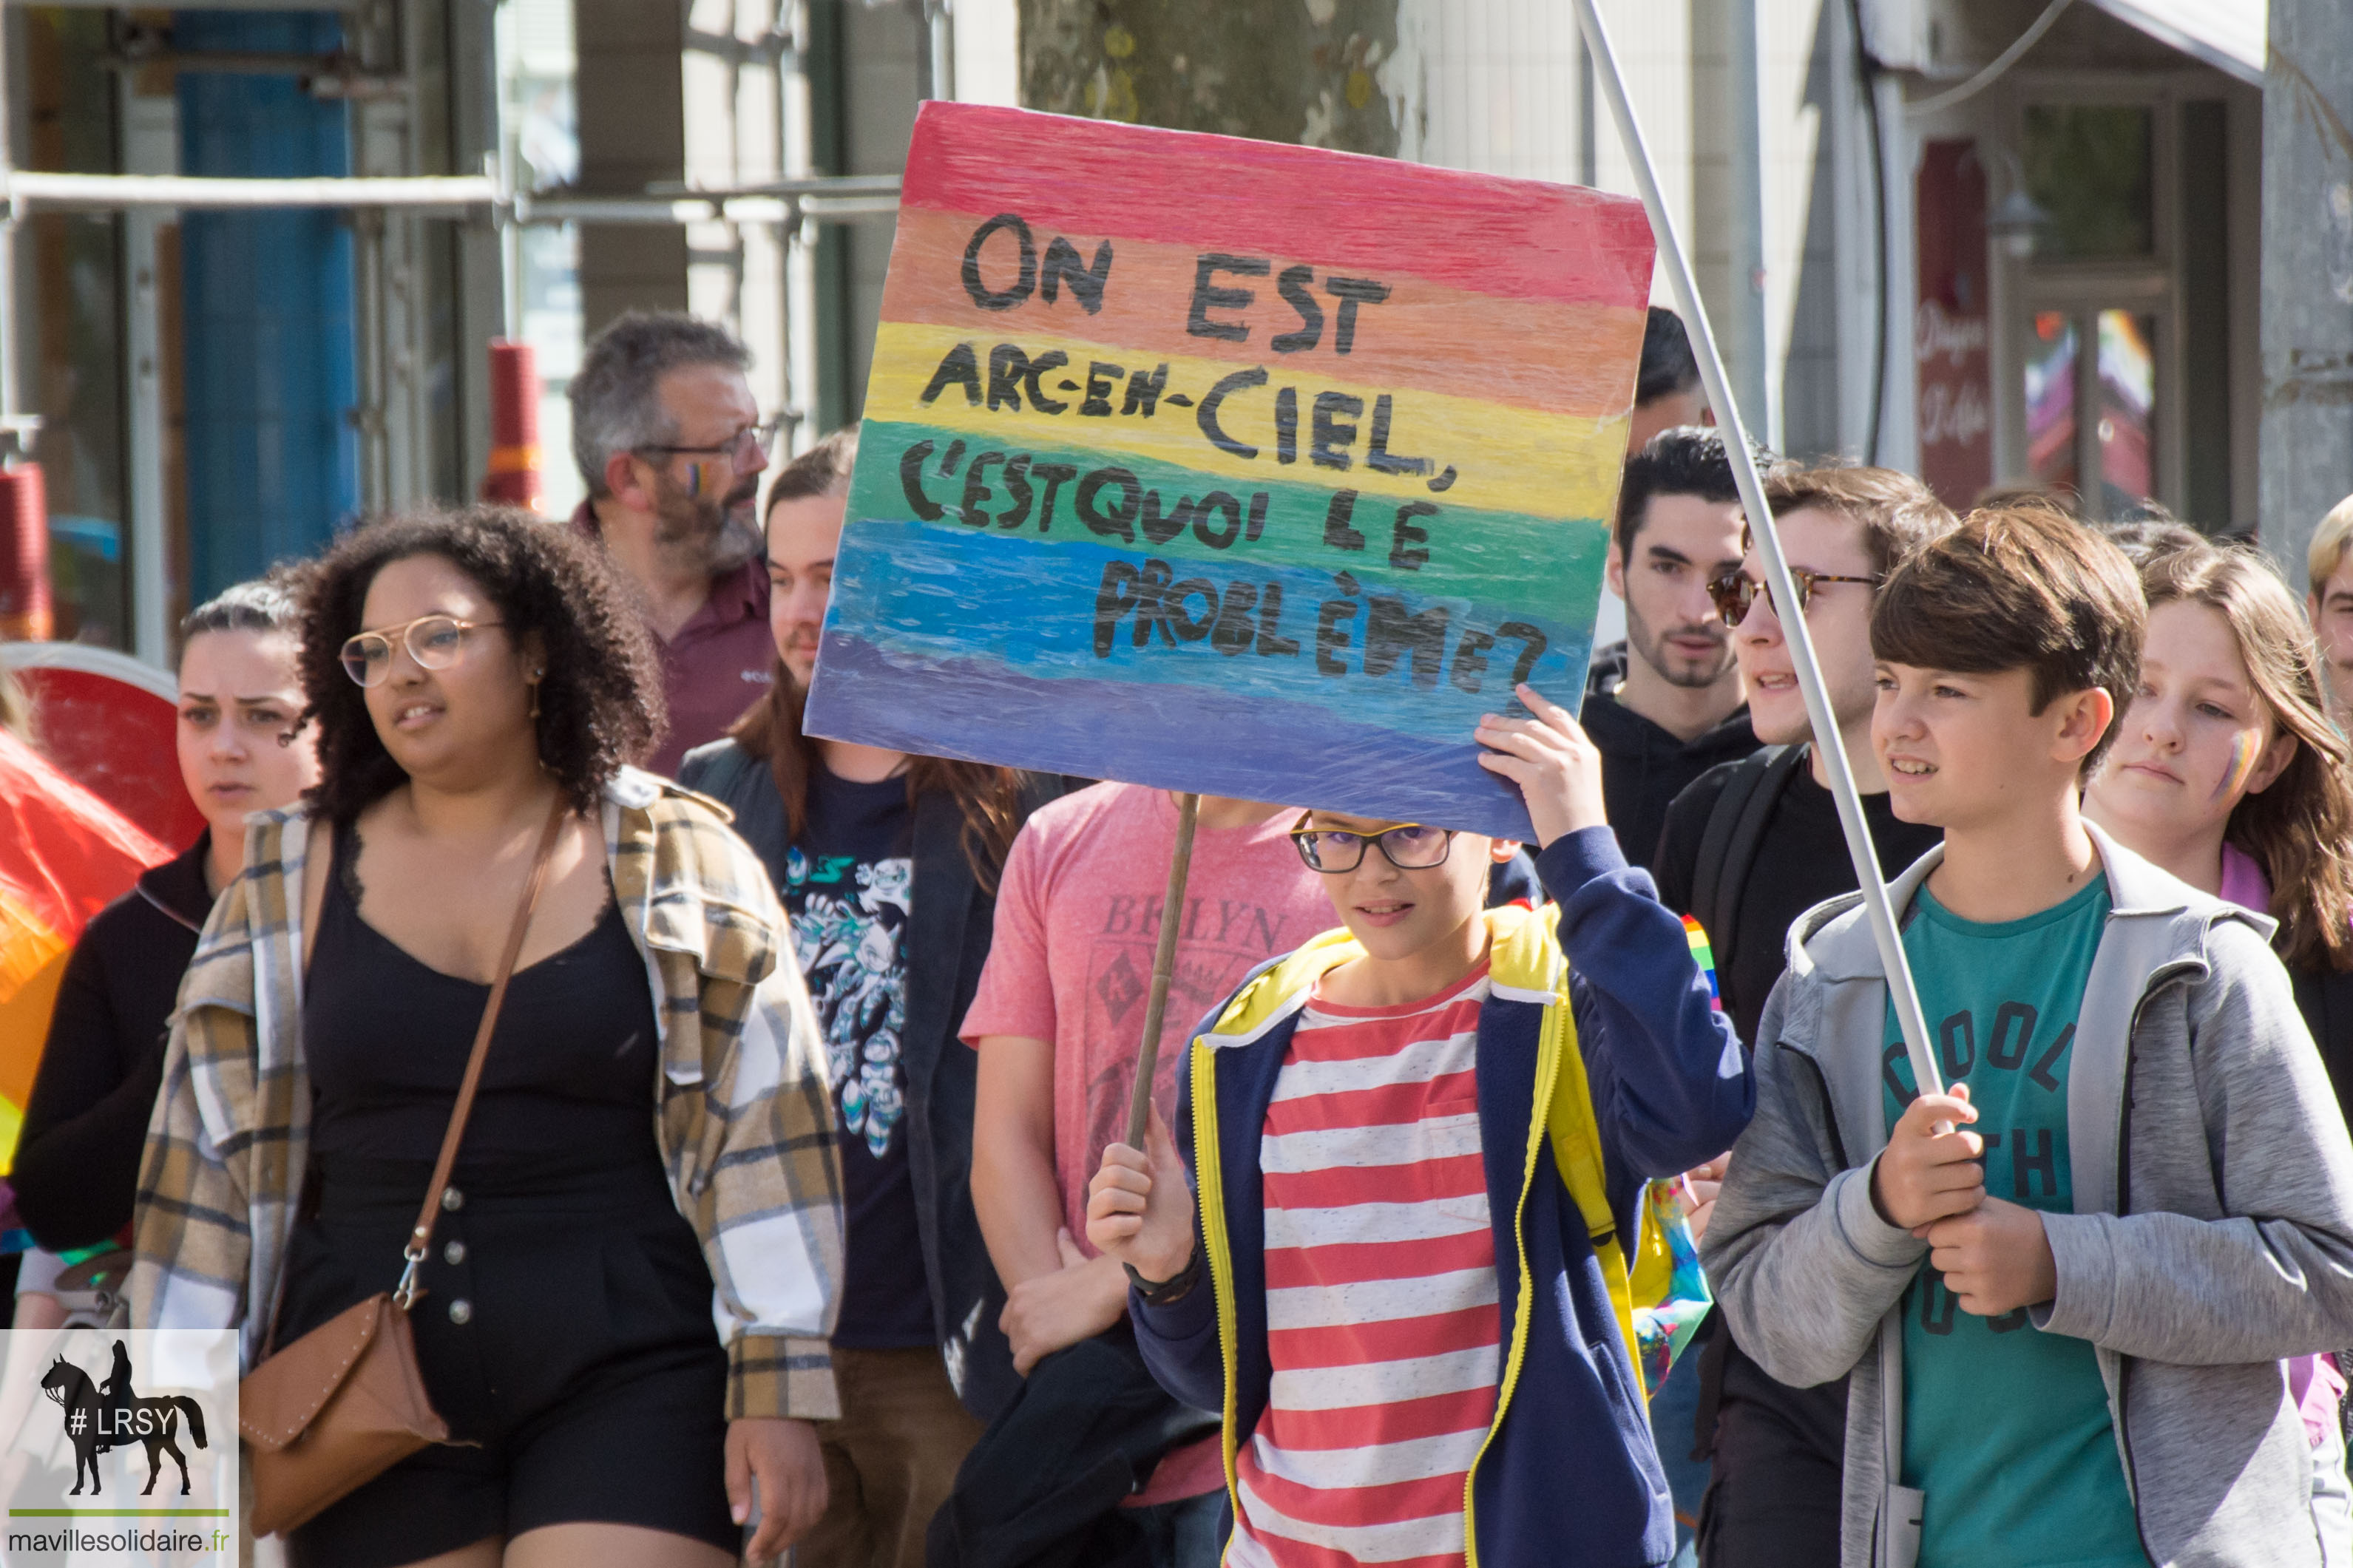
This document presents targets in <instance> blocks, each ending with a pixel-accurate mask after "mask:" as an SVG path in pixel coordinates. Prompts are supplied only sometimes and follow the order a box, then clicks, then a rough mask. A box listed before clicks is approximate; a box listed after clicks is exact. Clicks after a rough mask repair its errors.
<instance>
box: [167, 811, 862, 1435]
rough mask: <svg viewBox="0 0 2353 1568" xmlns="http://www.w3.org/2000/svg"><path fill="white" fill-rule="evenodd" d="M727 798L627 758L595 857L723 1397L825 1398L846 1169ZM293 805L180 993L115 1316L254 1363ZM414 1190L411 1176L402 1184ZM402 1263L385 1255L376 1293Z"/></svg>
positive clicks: (216, 915)
mask: <svg viewBox="0 0 2353 1568" xmlns="http://www.w3.org/2000/svg"><path fill="white" fill-rule="evenodd" d="M727 820H728V818H727V816H726V812H725V808H724V807H722V806H719V805H716V803H713V802H710V801H706V800H704V799H703V798H702V796H700V795H694V794H692V793H691V792H689V791H686V790H683V789H681V788H679V787H678V786H677V785H675V784H670V783H669V782H668V781H667V780H658V779H656V778H654V777H653V776H652V775H651V774H649V773H639V772H638V771H637V770H635V769H624V770H622V772H621V773H619V774H617V776H616V777H615V778H614V779H613V781H612V782H611V783H610V784H607V786H606V791H605V805H604V826H605V847H606V858H607V865H608V867H609V868H610V870H611V873H612V881H613V890H614V895H615V898H616V899H617V901H618V902H619V904H620V907H621V910H622V912H623V915H624V916H625V918H626V920H627V921H628V931H629V936H630V938H631V940H632V941H633V942H635V943H636V945H637V947H638V952H639V953H640V954H641V955H642V956H643V958H644V959H645V963H646V973H647V975H648V978H649V981H650V983H651V985H652V990H653V998H654V1008H655V1013H656V1016H658V1017H659V1019H660V1020H661V1027H662V1061H661V1076H660V1079H659V1083H658V1084H657V1085H656V1086H655V1088H654V1098H655V1100H656V1101H657V1103H654V1104H652V1105H650V1106H649V1110H652V1111H653V1112H654V1115H655V1133H656V1138H657V1140H658V1142H659V1147H660V1150H661V1156H662V1161H663V1163H664V1164H665V1166H666V1167H667V1169H668V1172H669V1177H670V1194H671V1196H672V1197H673V1198H674V1199H675V1200H676V1202H677V1204H678V1207H679V1212H680V1213H681V1214H682V1215H685V1216H686V1218H687V1219H688V1221H689V1222H691V1224H692V1225H693V1226H694V1229H695V1234H696V1235H697V1236H698V1237H701V1238H702V1255H703V1258H704V1260H705V1261H706V1262H707V1263H708V1264H709V1265H710V1267H711V1277H712V1281H713V1282H714V1285H715V1287H716V1289H715V1297H716V1301H715V1305H714V1311H713V1316H714V1319H715V1321H716V1322H717V1324H718V1328H719V1331H720V1335H721V1338H722V1339H723V1341H724V1342H725V1343H726V1345H727V1352H728V1364H729V1379H728V1394H727V1411H726V1414H727V1416H728V1418H729V1419H731V1420H732V1419H734V1418H736V1417H739V1416H764V1415H790V1416H797V1417H801V1418H804V1419H825V1418H828V1417H834V1416H838V1415H839V1414H840V1403H839V1397H838V1396H837V1394H836V1392H835V1388H834V1380H833V1363H832V1358H831V1354H830V1352H829V1350H828V1344H827V1339H828V1336H829V1335H830V1334H831V1333H832V1331H833V1325H834V1314H835V1312H836V1310H837V1309H838V1308H839V1302H840V1287H841V1270H842V1212H841V1183H840V1173H839V1167H838V1166H837V1164H836V1163H835V1157H834V1136H835V1133H834V1112H833V1100H832V1095H831V1092H830V1090H829V1088H828V1080H827V1074H826V1068H825V1052H824V1049H823V1046H822V1044H821V1041H820V1037H819V1035H818V1028H817V1021H816V1016H815V1014H814V1013H813V1011H812V1010H811V1008H810V1005H809V999H808V991H807V987H806V986H805V985H804V984H803V983H802V980H801V973H800V966H799V965H798V964H797V963H794V962H793V959H792V947H791V943H790V942H789V941H788V940H787V937H786V923H785V915H784V911H783V910H782V908H781V907H780V906H779V905H778V904H777V902H776V893H775V890H774V889H772V888H771V886H770V885H769V882H768V878H767V874H766V872H765V869H764V868H762V867H761V864H760V862H759V860H758V859H757V858H755V857H754V855H753V853H752V851H751V850H750V849H749V848H747V847H745V846H744V843H743V841H742V840H740V839H739V838H737V837H735V835H734V834H733V833H732V832H731V831H729V830H728V828H727V826H726V822H727ZM309 828H310V818H309V816H308V814H307V812H306V811H305V810H304V809H302V808H301V807H296V808H293V809H290V810H286V811H277V812H269V813H264V814H260V815H258V816H256V817H255V818H254V819H253V826H252V827H251V828H250V829H249V831H248V834H247V837H246V864H245V869H244V871H243V873H242V874H241V875H240V876H239V877H238V879H237V881H236V882H234V883H232V884H231V885H230V887H229V889H228V890H227V893H226V894H225V896H223V897H222V899H221V900H219V902H218V903H217V904H216V906H215V907H214V910H213V913H212V918H211V919H210V920H209V921H206V924H205V931H204V935H203V937H202V938H201V939H200V940H199V942H198V943H197V947H196V955H195V959H194V960H193V961H192V962H191V963H190V964H189V966H188V972H187V975H186V978H185V980H183V981H182V983H181V988H180V1005H179V1009H178V1011H177V1012H176V1013H175V1014H174V1016H173V1020H172V1032H171V1041H170V1045H169V1047H168V1049H167V1052H166V1055H165V1058H164V1089H163V1093H162V1095H161V1096H160V1097H159V1098H158V1099H157V1100H156V1105H155V1112H154V1117H153V1121H151V1122H150V1123H149V1125H148V1131H147V1152H146V1154H145V1157H144V1158H143V1159H142V1162H141V1165H140V1172H139V1204H138V1219H137V1228H136V1236H137V1239H136V1243H135V1247H136V1251H135V1255H134V1258H133V1262H132V1274H131V1296H132V1322H133V1323H134V1324H136V1325H137V1326H138V1327H140V1328H142V1329H180V1328H229V1327H235V1328H238V1329H240V1330H241V1332H242V1341H241V1349H242V1352H243V1356H244V1364H245V1366H246V1368H247V1369H248V1370H250V1369H251V1368H252V1366H253V1364H254V1363H256V1362H258V1361H259V1359H260V1358H261V1353H262V1347H263V1345H264V1343H265V1342H266V1341H267V1338H268V1332H269V1318H270V1316H271V1311H270V1310H261V1311H255V1310H250V1308H251V1304H252V1303H255V1302H264V1303H269V1304H270V1305H271V1308H272V1309H274V1306H275V1303H276V1302H277V1301H278V1300H279V1294H280V1288H281V1286H282V1284H283V1278H282V1277H283V1274H284V1269H285V1259H286V1250H287V1244H288V1241H289V1239H290V1237H291V1234H292V1231H293V1226H294V1220H295V1208H296V1205H297V1204H298V1202H299V1201H300V1198H301V1191H302V1179H303V1172H304V1166H305V1160H306V1155H307V1154H308V1152H309V1142H310V1121H311V1084H310V1076H309V1073H308V1071H307V1070H306V1069H305V1068H304V1066H303V1060H302V1043H301V1028H300V1022H301V952H302V934H301V931H300V929H299V927H300V925H301V889H302V862H303V858H304V855H305V852H306V850H307V848H308V846H309V839H310V832H309ZM418 1196H419V1198H420V1199H421V1198H422V1197H423V1194H422V1193H420V1194H418ZM399 1272H400V1259H399V1258H397V1257H392V1258H385V1268H384V1285H385V1289H390V1288H391V1287H392V1285H393V1283H394V1281H395V1280H396V1279H397V1277H398V1275H399Z"/></svg>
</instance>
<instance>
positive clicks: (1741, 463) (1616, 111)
mask: <svg viewBox="0 0 2353 1568" xmlns="http://www.w3.org/2000/svg"><path fill="white" fill-rule="evenodd" d="M1577 26H1579V27H1581V28H1582V29H1583V30H1584V33H1585V47H1586V48H1587V49H1588V50H1589V51H1590V52H1591V53H1592V56H1593V76H1594V79H1595V80H1596V81H1597V82H1598V83H1599V84H1600V87H1601V90H1602V92H1603V94H1604V96H1606V97H1607V98H1608V99H1609V112H1610V116H1611V117H1612V118H1613V119H1615V120H1616V121H1618V134H1619V136H1620V138H1621V139H1623V140H1624V142H1625V143H1626V152H1627V155H1628V157H1629V159H1630V162H1631V163H1632V164H1633V169H1634V183H1635V184H1636V185H1637V186H1639V187H1640V188H1641V193H1642V205H1643V206H1644V207H1645V208H1646V209H1647V210H1648V211H1649V213H1650V215H1651V233H1652V235H1653V236H1654V237H1656V238H1657V240H1658V244H1659V259H1660V261H1661V262H1662V264H1663V265H1664V266H1665V268H1666V269H1667V280H1668V282H1669V283H1670V284H1672V286H1673V288H1674V291H1675V303H1676V304H1677V305H1679V306H1681V307H1682V309H1683V325H1684V327H1685V328H1686V330H1687V331H1689V332H1690V334H1691V345H1692V353H1693V355H1694V357H1695V358H1697V359H1698V361H1699V374H1700V380H1701V382H1702V383H1704V384H1705V386H1706V388H1707V401H1708V406H1709V407H1711V408H1713V409H1714V410H1715V417H1716V422H1717V423H1718V424H1719V425H1721V426H1723V428H1724V446H1725V455H1726V456H1727V457H1729V458H1731V459H1732V477H1733V479H1734V480H1735V482H1736V484H1737V485H1738V487H1739V489H1740V504H1741V507H1742V509H1743V510H1745V511H1746V513H1747V514H1748V527H1749V532H1750V535H1751V536H1752V537H1753V538H1754V539H1755V540H1756V542H1757V553H1758V554H1760V555H1762V556H1764V557H1765V574H1766V587H1767V589H1768V590H1769V591H1770V592H1771V594H1772V595H1773V603H1774V604H1775V605H1777V606H1788V605H1798V604H1802V603H1803V602H1804V601H1803V600H1802V599H1801V598H1800V597H1799V594H1798V589H1797V584H1796V583H1795V582H1794V581H1793V580H1792V579H1791V577H1790V575H1789V563H1788V557H1786V556H1785V555H1783V554H1782V552H1781V536H1780V531H1779V530H1778V529H1777V528H1776V527H1775V526H1774V524H1773V509H1772V508H1770V507H1768V506H1767V505H1766V504H1765V482H1764V480H1763V479H1762V478H1761V477H1760V476H1759V475H1758V474H1757V458H1756V455H1755V453H1754V452H1753V451H1752V450H1751V449H1750V447H1749V445H1748V431H1747V427H1746V425H1744V424H1743V423H1742V421H1741V417H1740V409H1739V406H1738V405H1736V404H1735V403H1734V402H1733V399H1732V385H1731V382H1730V380H1729V379H1728V378H1727V377H1726V376H1725V374H1724V359H1723V356H1722V355H1721V354H1720V353H1718V352H1717V350H1716V346H1715V331H1714V329H1713V328H1711V327H1710V326H1709V324H1708V319H1707V308H1706V307H1705V306H1704V305H1703V304H1702V303H1701V302H1700V297H1699V285H1698V284H1697V282H1696V281H1695V280H1694V279H1693V277H1692V270H1691V263H1690V261H1689V260H1688V259H1686V258H1685V256H1684V254H1683V237H1682V236H1681V235H1679V234H1677V233H1676V231H1675V220H1674V215H1673V214H1672V213H1670V212H1669V211H1668V210H1667V204H1666V201H1665V199H1664V198H1663V197H1662V196H1661V195H1660V194H1659V176H1658V173H1657V171H1656V170H1655V169H1653V168H1652V167H1651V150H1650V145H1649V143H1648V142H1645V141H1644V140H1643V137H1642V126H1641V121H1639V120H1638V119H1636V118H1635V115H1634V105H1633V102H1632V100H1630V99H1629V98H1628V97H1627V95H1626V79H1625V77H1624V76H1623V75H1622V74H1621V73H1620V70H1619V68H1618V53H1617V51H1616V50H1615V49H1614V48H1612V47H1610V43H1609V28H1608V27H1606V26H1603V25H1602V21H1601V13H1600V10H1599V8H1598V6H1597V5H1595V0H1577ZM1781 634H1782V636H1783V637H1785V638H1787V639H1788V645H1789V658H1790V661H1791V663H1792V664H1794V665H1795V666H1796V668H1797V675H1798V688H1799V690H1800V691H1802V692H1804V693H1805V698H1806V717H1807V719H1808V720H1809V721H1811V723H1812V725H1813V731H1814V748H1815V751H1816V752H1817V753H1818V754H1819V755H1820V757H1821V759H1822V765H1823V770H1824V771H1825V772H1826V773H1829V774H1830V785H1831V799H1832V800H1834V801H1836V802H1837V803H1838V814H1839V826H1841V828H1843V829H1844V830H1845V833H1846V847H1847V853H1848V855H1850V856H1851V857H1852V858H1853V861H1854V877H1855V885H1856V886H1857V887H1859V888H1861V889H1862V904H1863V909H1864V910H1865V911H1866V912H1867V913H1868V915H1869V918H1870V921H1871V935H1872V940H1873V942H1875V943H1876V944H1877V945H1878V948H1879V962H1880V963H1881V965H1882V967H1883V968H1884V969H1885V971H1886V973H1887V994H1888V995H1889V997H1890V998H1891V999H1892V1000H1893V1001H1894V1005H1895V1025H1896V1027H1897V1028H1898V1029H1900V1030H1901V1031H1902V1032H1903V1035H1904V1048H1905V1052H1906V1054H1907V1055H1908V1056H1909V1057H1910V1058H1911V1061H1912V1081H1913V1083H1914V1085H1915V1086H1916V1087H1917V1089H1919V1091H1920V1092H1921V1093H1922V1094H1939V1093H1942V1092H1943V1091H1944V1087H1945V1085H1944V1079H1943V1078H1942V1077H1941V1076H1940V1075H1939V1074H1938V1073H1937V1071H1936V1055H1935V1053H1934V1052H1933V1051H1932V1050H1931V1048H1930V1047H1929V1042H1928V1028H1927V1023H1926V1019H1925V1018H1924V1017H1923V1016H1922V1014H1921V1010H1920V992H1919V988H1918V986H1916V985H1915V984H1914V983H1913V980H1912V965H1911V963H1909V962H1908V961H1907V960H1906V959H1905V954H1904V938H1903V934H1902V932H1901V931H1899V930H1898V929H1897V927H1896V924H1895V910H1894V905H1893V904H1891V903H1890V902H1889V900H1888V897H1887V884H1886V882H1885V881H1884V880H1883V879H1882V878H1881V876H1880V871H1879V856H1878V853H1877V852H1876V851H1875V850H1874V849H1873V847H1872V842H1871V830H1870V828H1869V826H1867V825H1866V823H1865V821H1864V818H1863V815H1862V795H1860V794H1859V793H1858V792H1857V791H1856V789H1855V786H1854V769H1853V768H1852V766H1850V765H1849V763H1848V762H1847V756H1846V747H1845V745H1844V743H1843V742H1841V739H1840V736H1839V727H1838V720H1837V717H1836V716H1835V715H1834V714H1833V713H1832V712H1831V700H1830V693H1829V691H1828V690H1827V689H1825V688H1824V686H1823V685H1822V667H1821V665H1820V662H1819V661H1818V660H1817V659H1816V658H1815V657H1814V639H1813V635H1812V633H1811V632H1810V631H1809V630H1808V629H1807V626H1806V617H1805V616H1802V615H1790V614H1788V612H1787V609H1786V608H1783V610H1782V613H1781Z"/></svg>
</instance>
